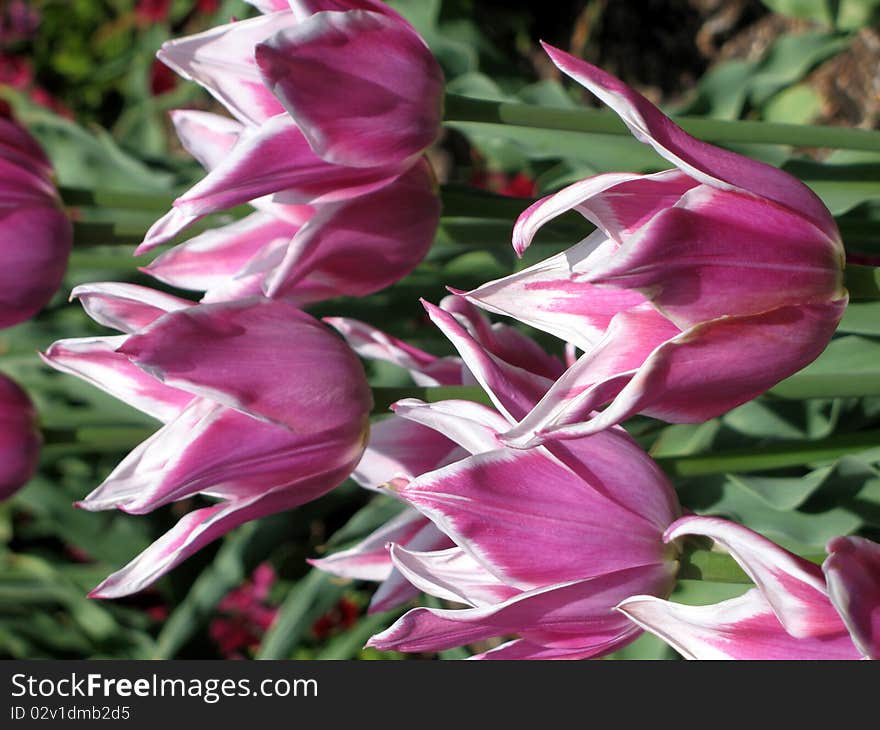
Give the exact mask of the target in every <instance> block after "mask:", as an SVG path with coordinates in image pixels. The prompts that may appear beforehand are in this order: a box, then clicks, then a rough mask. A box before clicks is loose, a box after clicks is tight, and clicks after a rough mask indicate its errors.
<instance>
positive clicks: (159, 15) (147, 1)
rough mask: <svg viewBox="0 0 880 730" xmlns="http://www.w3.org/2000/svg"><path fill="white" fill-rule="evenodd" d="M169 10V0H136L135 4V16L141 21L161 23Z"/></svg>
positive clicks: (166, 17) (165, 18)
mask: <svg viewBox="0 0 880 730" xmlns="http://www.w3.org/2000/svg"><path fill="white" fill-rule="evenodd" d="M170 12H171V0H138V4H137V5H135V8H134V14H135V17H136V18H137V19H138V21H140V22H141V23H144V24H146V23H161V22H162V21H164V20H167V19H168V14H169V13H170Z"/></svg>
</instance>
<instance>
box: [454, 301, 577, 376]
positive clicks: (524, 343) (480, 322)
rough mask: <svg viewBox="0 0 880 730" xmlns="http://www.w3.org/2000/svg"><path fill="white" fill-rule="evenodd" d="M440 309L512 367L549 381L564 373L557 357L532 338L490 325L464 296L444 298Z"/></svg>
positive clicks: (509, 328) (506, 327) (497, 323)
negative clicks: (455, 319) (451, 315)
mask: <svg viewBox="0 0 880 730" xmlns="http://www.w3.org/2000/svg"><path fill="white" fill-rule="evenodd" d="M440 309H442V310H443V311H445V312H449V313H450V314H453V315H455V317H456V318H457V319H458V320H459V321H460V322H461V323H462V324H463V325H464V326H465V327H467V329H468V331H469V332H470V333H471V335H472V336H473V337H474V338H475V339H476V340H477V341H478V342H479V343H480V344H481V345H483V347H485V348H486V349H487V350H488V351H489V352H491V353H492V354H493V355H496V356H497V357H499V358H501V359H502V360H504V361H505V362H508V363H510V364H511V365H515V366H516V367H519V368H522V369H523V370H528V371H529V372H530V373H535V374H536V375H541V376H543V377H545V378H548V379H550V380H555V379H556V378H558V377H559V376H560V375H562V373H563V372H564V370H565V367H564V366H563V364H562V362H561V361H560V360H559V358H558V357H556V356H554V355H549V354H548V353H547V352H546V351H545V350H544V349H543V348H542V347H541V346H540V345H539V344H538V343H537V342H535V341H534V340H533V339H532V338H531V337H529V336H528V335H526V334H523V333H522V332H520V331H519V330H518V329H516V328H514V327H510V326H509V325H506V324H502V323H500V322H496V323H494V324H492V323H490V322H489V318H488V317H486V315H485V314H483V313H482V312H481V311H480V310H479V309H477V308H476V307H475V306H474V305H473V304H471V303H470V302H469V301H468V300H467V299H466V298H465V296H463V295H461V294H455V295H452V296H448V297H444V298H443V300H442V301H441V302H440Z"/></svg>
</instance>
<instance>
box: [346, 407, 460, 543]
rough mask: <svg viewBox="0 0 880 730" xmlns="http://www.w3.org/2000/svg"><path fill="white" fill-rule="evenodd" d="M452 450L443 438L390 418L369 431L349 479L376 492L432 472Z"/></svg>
mask: <svg viewBox="0 0 880 730" xmlns="http://www.w3.org/2000/svg"><path fill="white" fill-rule="evenodd" d="M453 450H455V444H453V443H452V442H451V441H450V440H449V439H448V438H446V436H445V435H443V434H441V433H438V432H437V431H435V430H433V429H431V428H426V427H425V426H421V425H419V424H418V423H415V422H413V421H409V420H405V419H403V418H400V417H399V416H390V417H389V418H386V419H384V420H382V421H379V422H377V423H374V424H373V425H372V426H371V427H370V436H369V441H368V442H367V448H366V450H365V451H364V455H363V457H362V458H361V460H360V462H359V463H358V465H357V467H356V468H355V470H354V472H353V473H352V475H351V477H352V479H354V480H355V481H356V482H357V483H358V484H360V485H361V486H362V487H365V488H366V489H379V488H380V487H383V486H384V485H385V484H387V483H389V482H397V481H399V480H401V479H403V480H405V481H408V480H410V479H412V478H413V477H416V476H418V475H419V474H424V473H425V472H426V471H432V470H433V469H436V468H437V467H438V466H440V465H441V464H443V463H445V462H446V460H447V458H448V457H449V455H450V454H451V453H452V452H453ZM398 542H399V541H398Z"/></svg>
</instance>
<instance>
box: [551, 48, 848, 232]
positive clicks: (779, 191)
mask: <svg viewBox="0 0 880 730" xmlns="http://www.w3.org/2000/svg"><path fill="white" fill-rule="evenodd" d="M542 45H543V46H544V50H545V51H547V53H548V54H549V56H550V58H551V59H552V61H553V63H555V64H556V65H557V66H558V67H559V68H560V69H561V70H562V71H563V72H564V73H566V74H567V75H568V76H570V77H571V78H573V79H574V80H575V81H577V82H578V83H579V84H581V85H582V86H584V87H586V88H587V89H588V90H589V91H591V92H592V93H593V94H595V95H596V96H597V97H599V99H601V100H602V101H603V102H605V103H606V104H607V105H608V106H609V107H611V108H612V109H613V110H614V111H615V112H616V113H617V114H618V115H619V116H620V118H621V119H622V120H623V121H624V122H625V123H626V125H627V127H629V129H630V131H631V132H632V133H633V135H634V136H635V137H636V139H638V140H639V141H640V142H644V143H645V144H649V145H651V147H653V148H654V149H655V150H656V151H657V152H658V153H659V154H660V155H661V156H662V157H664V158H665V159H667V160H669V161H670V162H671V163H672V164H673V165H675V166H676V167H677V168H679V169H680V170H681V171H682V172H685V173H687V174H688V175H690V176H691V177H693V178H694V179H696V180H699V181H700V182H703V183H706V184H707V185H711V186H713V187H716V188H721V189H739V190H742V191H745V192H748V193H751V194H753V195H758V196H761V197H764V198H768V199H769V200H773V201H775V202H777V203H779V204H781V205H784V206H786V207H788V208H790V209H791V210H793V211H795V212H797V213H802V214H804V215H806V216H807V217H809V218H810V219H811V220H812V221H813V222H814V223H815V224H816V225H817V226H819V228H820V229H821V230H822V231H823V232H824V233H825V234H826V235H827V236H828V237H829V238H831V239H832V240H834V241H838V242H839V240H840V236H839V234H838V232H837V226H836V225H835V223H834V219H833V218H832V217H831V214H830V213H829V212H828V209H827V208H826V207H825V205H824V204H823V203H822V201H821V200H820V199H819V198H818V196H816V194H815V193H814V192H813V191H812V190H810V189H809V188H808V187H807V186H806V185H804V184H803V183H802V182H801V181H800V180H798V179H796V178H795V177H793V176H791V175H789V174H788V173H786V172H783V171H782V170H778V169H777V168H775V167H771V166H770V165H767V164H765V163H763V162H758V161H756V160H752V159H749V158H747V157H743V156H742V155H739V154H736V153H735V152H730V151H728V150H724V149H721V148H719V147H715V146H714V145H711V144H708V143H707V142H703V141H701V140H698V139H694V138H693V137H691V136H690V135H689V134H687V133H686V132H684V131H683V130H682V129H681V128H680V127H679V126H678V125H676V124H675V123H673V122H672V120H670V119H669V118H668V117H666V116H665V115H664V114H663V113H662V112H661V111H660V110H659V109H657V107H655V106H654V105H653V104H652V103H651V102H649V101H648V100H647V99H645V97H643V96H642V95H641V94H639V93H638V92H637V91H635V90H634V89H631V88H630V87H628V86H627V85H626V84H624V83H623V82H621V81H620V80H618V79H616V78H614V77H613V76H611V75H610V74H607V73H605V72H604V71H602V70H601V69H600V68H597V67H596V66H593V65H591V64H589V63H587V62H585V61H582V60H580V59H578V58H575V57H574V56H571V55H569V54H568V53H565V52H564V51H561V50H559V49H558V48H554V47H553V46H550V45H548V44H546V43H544V44H542Z"/></svg>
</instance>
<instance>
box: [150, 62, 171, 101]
mask: <svg viewBox="0 0 880 730" xmlns="http://www.w3.org/2000/svg"><path fill="white" fill-rule="evenodd" d="M176 86H177V74H175V73H174V71H172V70H171V69H170V68H168V66H166V65H165V64H164V63H162V62H161V61H160V60H159V59H158V58H157V59H156V60H155V61H153V65H152V66H150V93H151V94H152V95H153V96H159V95H160V94H164V93H165V92H167V91H171V90H172V89H174V88H175V87H176Z"/></svg>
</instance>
